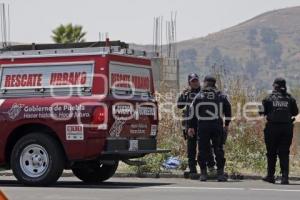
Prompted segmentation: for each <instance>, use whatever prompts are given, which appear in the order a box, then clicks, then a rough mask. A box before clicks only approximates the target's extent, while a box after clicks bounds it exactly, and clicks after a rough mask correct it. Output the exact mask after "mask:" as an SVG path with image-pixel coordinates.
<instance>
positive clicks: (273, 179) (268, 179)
mask: <svg viewBox="0 0 300 200" xmlns="http://www.w3.org/2000/svg"><path fill="white" fill-rule="evenodd" d="M262 180H263V181H265V182H268V183H273V184H274V183H275V177H274V175H273V176H272V175H267V176H265V177H264V178H263V179H262Z"/></svg>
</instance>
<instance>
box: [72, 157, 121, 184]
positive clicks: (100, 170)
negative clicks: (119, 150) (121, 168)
mask: <svg viewBox="0 0 300 200" xmlns="http://www.w3.org/2000/svg"><path fill="white" fill-rule="evenodd" d="M118 165H119V162H118V161H116V163H115V164H114V165H105V164H99V163H97V162H89V163H84V164H80V165H77V166H75V167H74V168H72V171H73V173H74V175H75V176H76V177H77V178H79V179H80V180H82V181H83V182H85V183H99V182H103V181H105V180H107V179H109V178H111V177H112V176H113V175H114V174H115V172H116V170H117V168H118Z"/></svg>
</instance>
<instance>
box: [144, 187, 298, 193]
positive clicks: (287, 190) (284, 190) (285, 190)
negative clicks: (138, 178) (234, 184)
mask: <svg viewBox="0 0 300 200" xmlns="http://www.w3.org/2000/svg"><path fill="white" fill-rule="evenodd" d="M150 188H153V189H183V190H185V189H187V190H232V191H234V190H236V191H242V190H244V191H275V192H300V190H294V189H272V188H266V189H261V188H227V187H224V188H220V187H177V186H174V187H172V186H170V187H169V186H161V187H160V186H154V187H150Z"/></svg>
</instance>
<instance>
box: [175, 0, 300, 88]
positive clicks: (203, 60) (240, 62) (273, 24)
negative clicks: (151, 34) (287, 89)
mask: <svg viewBox="0 0 300 200" xmlns="http://www.w3.org/2000/svg"><path fill="white" fill-rule="evenodd" d="M195 21H196V20H195ZM177 48H178V55H179V58H180V63H181V80H182V82H183V81H185V80H186V74H188V73H189V72H191V71H198V72H199V71H200V74H201V75H202V74H205V73H209V71H210V69H211V66H213V65H215V66H217V67H218V66H222V70H223V69H224V70H225V71H226V73H227V74H229V75H233V76H234V75H240V76H242V77H243V78H244V79H248V80H249V83H251V84H252V83H253V84H255V86H256V87H257V88H267V87H270V81H272V80H273V78H274V77H275V76H284V77H285V78H287V79H288V80H289V81H290V83H291V85H293V86H296V85H297V86H300V82H299V79H300V6H299V7H293V8H286V9H281V10H276V11H270V12H267V13H264V14H262V15H259V16H257V17H254V18H252V19H250V20H248V21H246V22H244V23H241V24H239V25H236V26H234V27H231V28H228V29H226V30H223V31H220V32H217V33H213V34H210V35H208V36H206V37H203V38H197V39H192V40H187V41H182V42H179V43H178V47H177Z"/></svg>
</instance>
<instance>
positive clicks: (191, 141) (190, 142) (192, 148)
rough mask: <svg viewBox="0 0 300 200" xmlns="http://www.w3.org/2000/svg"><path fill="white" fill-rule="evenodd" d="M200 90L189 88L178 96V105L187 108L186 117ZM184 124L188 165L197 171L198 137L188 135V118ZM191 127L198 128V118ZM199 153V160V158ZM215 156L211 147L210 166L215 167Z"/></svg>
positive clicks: (191, 170) (191, 169)
mask: <svg viewBox="0 0 300 200" xmlns="http://www.w3.org/2000/svg"><path fill="white" fill-rule="evenodd" d="M199 92H200V87H199V88H197V89H188V90H185V91H184V92H183V93H182V94H181V95H180V96H179V98H178V100H177V107H178V108H179V109H185V110H184V112H183V116H184V118H188V116H189V106H190V104H191V102H192V101H193V99H194V98H195V96H196V95H197V94H198V93H199ZM182 126H183V134H184V138H185V139H186V140H187V157H188V165H189V169H190V173H197V169H196V166H197V161H196V154H197V137H196V136H195V137H189V136H188V135H187V130H188V128H189V126H188V124H187V120H183V122H182ZM191 127H193V128H195V130H197V120H196V121H195V120H194V121H193V122H192V123H191ZM199 159H200V158H199V154H198V160H199ZM215 164H216V163H215V158H214V156H213V152H212V149H211V148H210V149H209V153H208V163H207V165H208V167H209V168H213V167H214V166H215Z"/></svg>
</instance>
